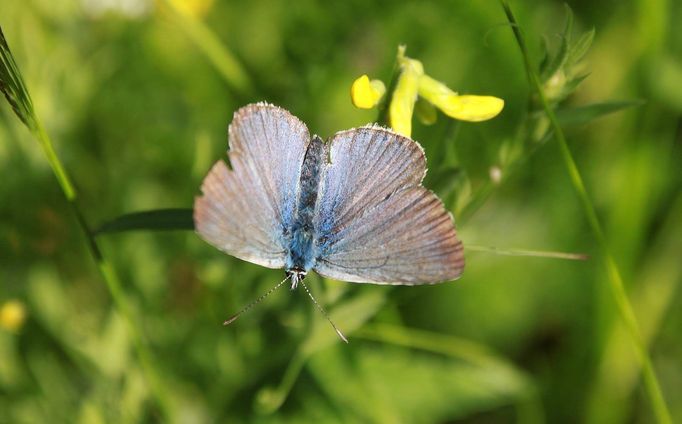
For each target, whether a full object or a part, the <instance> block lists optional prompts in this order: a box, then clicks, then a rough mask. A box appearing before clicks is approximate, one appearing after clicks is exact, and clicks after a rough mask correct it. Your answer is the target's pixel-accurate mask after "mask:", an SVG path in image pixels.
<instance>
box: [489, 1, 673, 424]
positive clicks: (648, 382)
mask: <svg viewBox="0 0 682 424" xmlns="http://www.w3.org/2000/svg"><path fill="white" fill-rule="evenodd" d="M500 2H501V4H502V7H503V9H504V12H505V14H506V15H507V19H508V20H509V22H510V24H511V26H512V30H513V32H514V36H515V38H516V41H517V43H518V45H519V48H520V49H521V54H522V56H523V60H524V64H525V67H526V70H527V72H528V75H529V76H530V80H531V82H532V85H533V86H534V87H533V88H534V89H535V90H536V91H537V94H538V96H539V98H540V101H541V103H542V106H543V108H544V110H545V113H546V114H547V118H548V119H549V121H550V123H551V126H552V128H553V130H554V135H555V137H556V139H557V142H558V143H559V148H560V150H561V156H562V158H563V160H564V164H565V166H566V169H567V171H568V174H569V177H570V179H571V182H572V184H573V186H574V188H575V190H576V192H577V194H578V197H579V198H580V202H581V204H582V207H583V210H584V212H585V215H586V217H587V220H588V223H589V225H590V228H591V229H592V232H593V233H594V236H595V238H596V240H597V243H598V245H599V249H600V251H601V256H602V261H603V263H604V266H605V268H606V271H607V275H608V280H609V284H610V287H611V292H612V294H613V298H614V301H615V303H616V307H617V309H618V312H619V314H620V316H621V319H622V320H623V324H624V325H625V327H626V329H627V332H628V335H629V337H630V340H631V341H632V344H633V345H634V346H633V347H634V349H635V353H636V355H637V357H638V360H639V362H640V364H641V366H642V374H643V377H644V385H645V388H646V392H647V396H648V397H649V400H650V401H651V405H652V409H653V411H654V414H655V415H656V419H657V421H658V422H659V423H665V424H667V423H672V419H671V417H670V412H669V410H668V406H667V404H666V402H665V399H664V397H663V393H662V392H661V387H660V384H659V382H658V378H657V377H656V373H655V372H654V368H653V365H652V363H651V359H650V358H649V353H648V351H647V350H646V347H645V344H644V342H643V340H642V335H641V332H640V329H639V324H638V322H637V318H636V317H635V313H634V311H633V308H632V304H631V303H630V300H629V299H628V296H627V293H626V291H625V285H624V284H623V279H622V277H621V274H620V271H619V269H618V266H617V265H616V262H615V260H614V259H613V256H612V255H611V251H610V250H609V247H608V245H607V243H606V237H605V235H604V231H603V229H602V226H601V223H600V221H599V218H598V216H597V212H596V210H595V208H594V205H593V204H592V200H591V199H590V197H589V195H588V194H587V189H586V187H585V183H584V182H583V178H582V176H581V174H580V171H579V170H578V166H577V165H576V163H575V160H574V159H573V155H572V153H571V150H570V148H569V147H568V142H567V141H566V137H565V136H564V133H563V130H562V128H561V125H560V123H559V120H558V119H557V116H556V114H555V113H554V110H553V109H552V108H551V106H550V104H549V102H548V101H547V98H546V96H545V93H544V91H543V89H542V83H541V82H540V78H539V76H538V74H537V72H536V71H535V69H534V68H533V66H532V64H531V61H530V55H529V53H528V49H527V47H526V43H525V40H524V37H523V34H522V32H521V29H520V27H519V25H518V24H517V22H516V19H515V18H514V14H513V13H512V10H511V8H510V7H509V4H508V3H507V1H506V0H500Z"/></svg>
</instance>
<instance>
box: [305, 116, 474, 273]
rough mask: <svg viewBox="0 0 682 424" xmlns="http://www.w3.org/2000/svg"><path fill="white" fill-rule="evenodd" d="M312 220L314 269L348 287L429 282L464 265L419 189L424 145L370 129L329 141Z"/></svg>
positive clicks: (453, 238)
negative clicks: (313, 230)
mask: <svg viewBox="0 0 682 424" xmlns="http://www.w3.org/2000/svg"><path fill="white" fill-rule="evenodd" d="M327 149H328V155H329V158H328V160H329V161H330V163H329V164H328V165H327V166H326V167H325V169H324V170H323V173H322V177H321V178H322V180H321V182H320V188H319V190H320V191H319V193H318V201H317V212H316V217H315V220H314V222H315V228H316V252H317V258H316V264H315V267H314V269H315V271H317V272H318V273H320V274H321V275H323V276H326V277H330V278H334V279H338V280H343V281H350V282H369V283H383V284H427V283H437V282H442V281H448V280H453V279H455V278H457V277H459V276H460V274H461V273H462V270H463V268H464V255H463V249H462V243H461V242H460V241H459V240H458V238H457V235H456V232H455V227H454V222H453V219H452V216H451V215H450V213H449V212H448V211H447V210H446V209H445V207H444V206H443V203H442V202H441V201H440V200H439V199H438V197H437V196H436V195H435V194H433V193H432V192H431V191H429V190H427V189H426V188H424V187H423V186H422V185H421V181H422V179H423V178H424V175H425V173H426V159H425V157H424V151H423V150H422V148H421V146H419V144H418V143H416V142H415V141H413V140H410V139H409V138H406V137H403V136H400V135H398V134H395V133H393V132H392V131H390V130H387V129H384V128H380V127H376V126H369V127H364V128H358V129H354V130H348V131H343V132H340V133H337V134H336V135H335V136H333V137H332V138H331V139H330V141H329V142H328V146H327Z"/></svg>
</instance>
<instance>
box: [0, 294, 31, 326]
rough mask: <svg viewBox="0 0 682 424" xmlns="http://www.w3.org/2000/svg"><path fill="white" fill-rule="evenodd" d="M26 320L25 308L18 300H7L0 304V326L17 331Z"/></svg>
mask: <svg viewBox="0 0 682 424" xmlns="http://www.w3.org/2000/svg"><path fill="white" fill-rule="evenodd" d="M25 320H26V308H25V307H24V304H23V303H21V302H20V301H18V300H9V301H7V302H5V303H4V304H3V305H2V306H0V328H4V329H6V330H9V331H17V330H18V329H19V328H21V326H22V325H23V324H24V321H25Z"/></svg>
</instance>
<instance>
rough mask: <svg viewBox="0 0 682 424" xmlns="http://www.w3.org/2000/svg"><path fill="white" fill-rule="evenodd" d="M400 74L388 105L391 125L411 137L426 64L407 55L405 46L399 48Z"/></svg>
mask: <svg viewBox="0 0 682 424" xmlns="http://www.w3.org/2000/svg"><path fill="white" fill-rule="evenodd" d="M398 66H399V67H400V69H399V75H398V81H397V82H396V85H395V89H394V91H393V97H392V98H391V104H390V105H389V107H388V120H389V122H388V123H389V125H390V126H391V128H393V131H395V132H397V133H398V134H402V135H404V136H406V137H410V136H411V134H412V114H413V113H414V103H415V102H416V101H417V95H418V94H419V79H420V78H421V77H422V76H423V75H424V65H422V63H421V62H420V61H418V60H415V59H410V58H409V57H407V56H405V46H400V48H399V49H398Z"/></svg>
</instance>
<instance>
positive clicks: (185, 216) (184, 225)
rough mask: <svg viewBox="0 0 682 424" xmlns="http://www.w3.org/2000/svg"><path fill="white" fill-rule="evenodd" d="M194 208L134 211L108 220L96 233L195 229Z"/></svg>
mask: <svg viewBox="0 0 682 424" xmlns="http://www.w3.org/2000/svg"><path fill="white" fill-rule="evenodd" d="M192 214H193V210H192V209H188V208H185V209H180V208H178V209H156V210H151V211H144V212H133V213H129V214H125V215H121V216H118V217H116V218H114V219H112V220H111V221H107V222H105V223H104V224H102V225H100V226H99V228H97V230H95V235H100V234H105V233H120V232H123V231H135V230H151V231H168V230H194V218H193V215H192Z"/></svg>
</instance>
